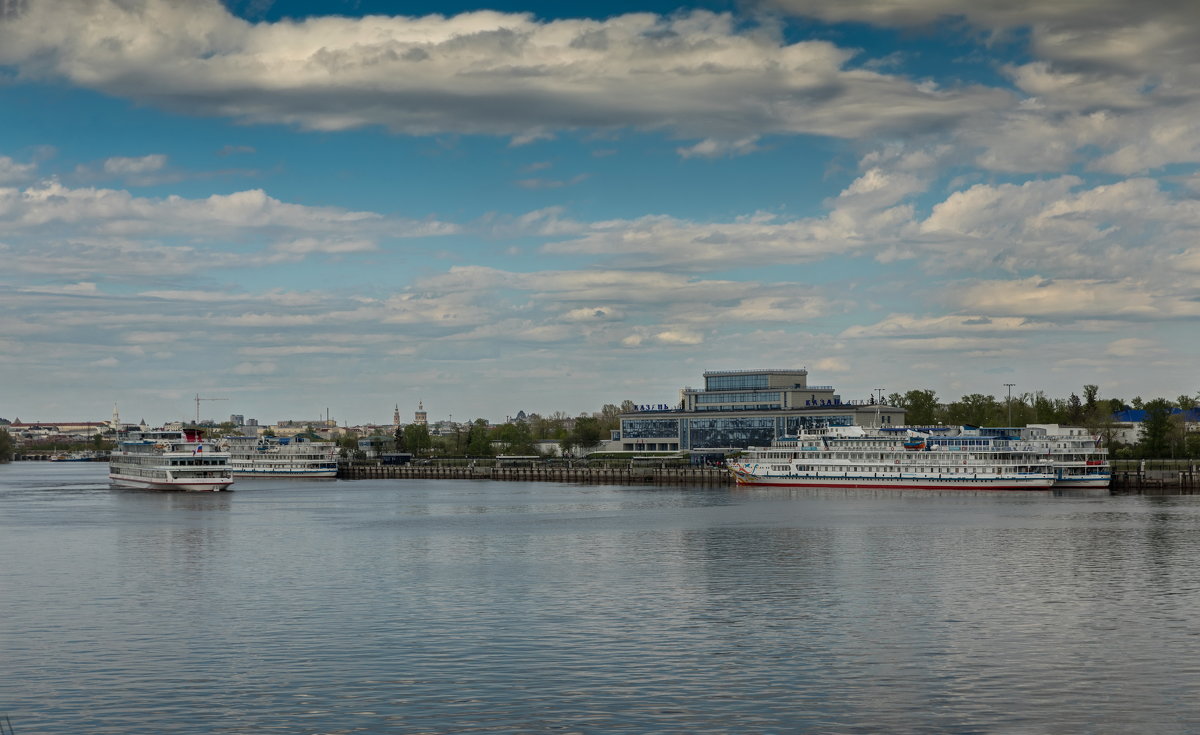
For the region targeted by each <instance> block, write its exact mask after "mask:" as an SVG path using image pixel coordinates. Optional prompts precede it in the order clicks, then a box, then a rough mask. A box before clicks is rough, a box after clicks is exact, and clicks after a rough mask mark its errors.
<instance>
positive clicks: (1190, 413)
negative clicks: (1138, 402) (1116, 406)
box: [1113, 408, 1200, 424]
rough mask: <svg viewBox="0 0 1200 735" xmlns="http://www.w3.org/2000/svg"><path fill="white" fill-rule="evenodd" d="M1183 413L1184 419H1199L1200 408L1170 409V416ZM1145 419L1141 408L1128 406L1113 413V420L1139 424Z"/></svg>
mask: <svg viewBox="0 0 1200 735" xmlns="http://www.w3.org/2000/svg"><path fill="white" fill-rule="evenodd" d="M1180 414H1183V420H1184V421H1192V422H1194V421H1200V408H1189V409H1188V410H1186V411H1181V410H1179V409H1178V408H1172V409H1171V415H1172V416H1178V415H1180ZM1145 420H1146V411H1145V409H1141V408H1129V409H1126V410H1124V411H1117V412H1116V413H1114V414H1113V421H1121V422H1124V423H1134V424H1140V423H1141V422H1143V421H1145Z"/></svg>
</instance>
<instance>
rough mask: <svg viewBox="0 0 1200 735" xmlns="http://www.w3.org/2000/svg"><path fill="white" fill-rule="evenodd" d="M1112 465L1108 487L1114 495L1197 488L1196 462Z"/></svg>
mask: <svg viewBox="0 0 1200 735" xmlns="http://www.w3.org/2000/svg"><path fill="white" fill-rule="evenodd" d="M1131 464H1134V466H1133V467H1119V466H1114V467H1113V470H1112V483H1111V484H1110V485H1109V489H1110V490H1111V491H1112V492H1113V493H1114V494H1117V495H1125V494H1130V495H1140V494H1148V495H1191V494H1193V493H1196V492H1198V491H1200V465H1197V464H1185V463H1182V462H1163V463H1159V462H1149V461H1148V462H1145V463H1141V464H1137V463H1131Z"/></svg>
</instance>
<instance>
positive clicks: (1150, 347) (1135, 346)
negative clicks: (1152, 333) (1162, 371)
mask: <svg viewBox="0 0 1200 735" xmlns="http://www.w3.org/2000/svg"><path fill="white" fill-rule="evenodd" d="M1159 351H1161V347H1160V346H1159V344H1158V343H1157V342H1155V341H1154V340H1152V339H1143V338H1141V337H1125V338H1123V339H1115V340H1113V341H1112V342H1110V343H1109V344H1108V348H1107V349H1106V350H1105V354H1107V355H1109V356H1111V357H1140V356H1144V355H1149V354H1151V353H1155V352H1159Z"/></svg>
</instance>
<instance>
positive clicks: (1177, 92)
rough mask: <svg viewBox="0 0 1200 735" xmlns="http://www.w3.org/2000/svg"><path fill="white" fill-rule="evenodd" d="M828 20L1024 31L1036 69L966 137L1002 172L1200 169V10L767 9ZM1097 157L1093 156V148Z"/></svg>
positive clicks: (823, 5)
mask: <svg viewBox="0 0 1200 735" xmlns="http://www.w3.org/2000/svg"><path fill="white" fill-rule="evenodd" d="M763 4H764V5H768V6H770V7H772V8H775V9H778V10H782V11H783V12H785V13H788V14H793V15H798V16H804V17H810V18H818V19H821V20H825V21H832V22H845V21H857V22H867V23H873V24H876V25H880V26H890V27H911V26H921V25H930V24H933V23H935V22H939V21H945V20H953V21H957V22H959V23H960V24H963V25H966V26H969V27H974V28H975V29H977V30H978V31H980V32H981V33H984V34H990V35H991V36H992V38H993V39H995V38H1000V39H1003V37H1004V34H1006V33H1008V32H1010V31H1013V30H1016V29H1022V30H1024V31H1026V32H1028V34H1029V40H1028V46H1029V54H1030V55H1031V56H1032V57H1033V58H1032V60H1030V61H1028V62H1026V63H1023V64H1010V65H1007V66H1005V67H1003V69H1004V72H1005V73H1006V74H1007V75H1008V76H1009V78H1010V79H1011V81H1012V83H1013V84H1014V86H1015V87H1016V88H1017V89H1018V90H1019V91H1020V92H1021V93H1022V94H1023V95H1024V98H1023V100H1022V102H1021V104H1020V105H1018V106H1016V107H1013V108H1009V109H1006V110H1003V111H1002V112H1001V113H1000V114H998V115H994V116H985V117H980V118H976V119H975V120H974V121H973V125H972V126H971V127H969V128H964V129H963V130H962V134H963V140H964V141H965V142H967V143H969V144H971V145H975V146H978V147H981V148H983V149H984V151H983V153H981V154H980V156H979V158H978V159H977V162H978V163H979V164H980V165H983V166H985V167H988V168H993V169H996V170H1001V171H1059V170H1062V169H1063V168H1065V167H1067V166H1069V165H1071V164H1072V163H1075V162H1078V161H1080V160H1083V159H1091V161H1090V164H1089V166H1090V167H1091V168H1093V169H1095V170H1100V171H1106V172H1112V173H1120V174H1134V173H1139V172H1144V171H1149V170H1153V169H1156V168H1159V167H1162V166H1165V165H1168V164H1171V163H1180V162H1192V163H1196V162H1200V129H1197V128H1196V126H1195V125H1194V124H1193V122H1192V121H1194V120H1195V119H1196V118H1197V116H1198V115H1200V13H1197V12H1196V7H1195V3H1192V2H1179V1H1178V0H1147V1H1146V2H1137V3H1131V2H1125V0H1095V1H1094V2H1082V3H1080V2H1046V1H1043V0H1015V1H1013V2H974V3H962V2H956V1H955V0H912V1H911V2H907V1H906V2H892V1H891V0H849V1H847V2H837V3H830V2H823V1H822V0H766V1H765V2H764V3H763ZM1095 150H1098V151H1100V152H1101V153H1100V155H1098V156H1097V155H1095V154H1094V152H1093V151H1095Z"/></svg>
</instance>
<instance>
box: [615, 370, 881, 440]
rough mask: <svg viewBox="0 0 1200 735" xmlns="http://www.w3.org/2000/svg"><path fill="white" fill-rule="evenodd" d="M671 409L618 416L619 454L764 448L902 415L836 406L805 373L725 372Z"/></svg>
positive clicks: (852, 404) (707, 378)
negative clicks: (805, 435)
mask: <svg viewBox="0 0 1200 735" xmlns="http://www.w3.org/2000/svg"><path fill="white" fill-rule="evenodd" d="M680 398H681V400H680V401H679V403H678V404H677V407H675V408H667V407H666V406H662V405H661V404H660V406H659V407H658V408H656V409H655V410H644V411H638V412H635V413H628V414H622V416H621V432H620V441H621V448H622V449H623V450H626V451H688V450H692V449H702V448H722V449H731V448H743V449H744V448H746V447H752V446H760V447H761V446H769V445H770V444H771V442H773V441H774V440H775V439H776V438H778V437H782V436H791V435H795V434H798V433H800V432H803V431H810V430H815V429H822V428H826V427H830V426H854V425H856V424H857V425H870V426H875V425H890V424H900V423H903V422H904V411H903V409H900V408H897V407H894V406H884V405H876V404H875V402H874V401H873V400H872V401H869V402H868V401H847V402H843V401H842V399H841V397H840V396H839V395H837V393H836V392H835V391H834V389H833V387H832V386H827V385H826V386H810V385H808V371H806V370H728V371H713V372H706V373H705V374H704V389H703V390H697V389H693V388H684V389H683V390H682V391H680Z"/></svg>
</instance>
